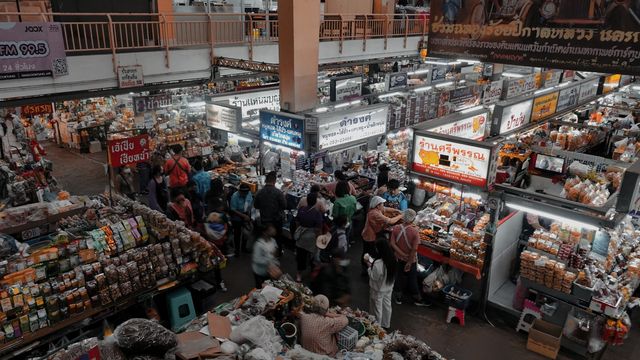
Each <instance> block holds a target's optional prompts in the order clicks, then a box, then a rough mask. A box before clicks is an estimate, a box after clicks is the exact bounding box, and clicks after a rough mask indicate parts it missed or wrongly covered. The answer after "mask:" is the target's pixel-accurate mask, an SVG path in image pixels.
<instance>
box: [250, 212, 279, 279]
mask: <svg viewBox="0 0 640 360" xmlns="http://www.w3.org/2000/svg"><path fill="white" fill-rule="evenodd" d="M275 235H276V228H275V226H274V225H273V224H271V223H268V224H265V225H258V239H257V240H256V243H255V244H254V245H253V255H252V258H251V260H252V261H251V269H252V270H253V276H254V278H255V281H256V288H258V289H259V288H262V283H264V282H265V281H266V280H269V279H277V278H279V277H280V275H282V272H281V270H280V263H279V262H278V259H277V256H276V255H277V254H278V253H279V250H278V244H277V243H276V240H275V239H274V236H275Z"/></svg>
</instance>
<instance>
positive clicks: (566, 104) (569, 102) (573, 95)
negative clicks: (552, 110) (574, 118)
mask: <svg viewBox="0 0 640 360" xmlns="http://www.w3.org/2000/svg"><path fill="white" fill-rule="evenodd" d="M579 93H580V87H579V86H572V87H568V88H566V89H563V90H561V91H560V94H559V95H558V105H557V106H556V112H560V111H564V110H566V109H568V108H571V107H574V106H576V105H578V96H579V95H580V94H579Z"/></svg>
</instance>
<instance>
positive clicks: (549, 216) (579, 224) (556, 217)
mask: <svg viewBox="0 0 640 360" xmlns="http://www.w3.org/2000/svg"><path fill="white" fill-rule="evenodd" d="M507 207H509V208H511V209H514V210H518V211H524V212H527V213H529V214H533V215H538V216H542V217H544V218H547V219H551V220H556V221H559V222H561V223H563V224H565V225H569V226H573V227H577V228H583V229H587V230H598V229H599V228H598V227H597V226H594V225H591V224H587V223H584V222H581V221H576V220H571V219H567V218H565V217H563V216H559V215H554V214H551V213H548V212H544V211H541V210H537V209H532V208H529V207H526V206H521V205H517V204H512V203H507Z"/></svg>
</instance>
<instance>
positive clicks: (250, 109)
mask: <svg viewBox="0 0 640 360" xmlns="http://www.w3.org/2000/svg"><path fill="white" fill-rule="evenodd" d="M206 100H207V101H208V102H211V103H214V102H228V103H229V104H230V105H233V106H236V107H239V108H241V109H242V118H243V119H247V118H250V117H251V116H253V115H257V114H258V113H259V112H260V110H272V111H280V90H278V89H273V90H264V91H254V92H247V93H238V94H234V95H228V96H217V97H211V98H210V99H206Z"/></svg>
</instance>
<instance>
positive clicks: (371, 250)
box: [360, 240, 378, 272]
mask: <svg viewBox="0 0 640 360" xmlns="http://www.w3.org/2000/svg"><path fill="white" fill-rule="evenodd" d="M377 253H378V251H377V250H376V242H375V241H364V240H363V241H362V257H361V260H360V262H361V263H362V271H363V272H366V271H367V269H369V265H367V262H366V261H365V260H364V254H369V255H370V256H371V257H374V258H375V257H377V256H378V254H377Z"/></svg>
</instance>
